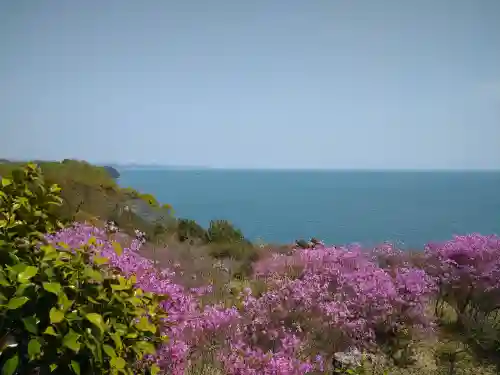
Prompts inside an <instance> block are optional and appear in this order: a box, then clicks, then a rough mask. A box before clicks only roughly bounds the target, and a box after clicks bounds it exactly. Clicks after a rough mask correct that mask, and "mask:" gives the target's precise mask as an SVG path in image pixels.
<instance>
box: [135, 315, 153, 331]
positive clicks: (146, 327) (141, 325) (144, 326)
mask: <svg viewBox="0 0 500 375" xmlns="http://www.w3.org/2000/svg"><path fill="white" fill-rule="evenodd" d="M135 326H136V328H137V329H138V330H139V331H143V332H151V333H155V332H156V326H155V325H154V324H151V323H150V322H149V319H148V318H146V317H142V318H140V319H139V321H138V322H137V323H135Z"/></svg>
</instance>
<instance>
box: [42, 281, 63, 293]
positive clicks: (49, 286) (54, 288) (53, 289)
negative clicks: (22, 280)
mask: <svg viewBox="0 0 500 375" xmlns="http://www.w3.org/2000/svg"><path fill="white" fill-rule="evenodd" d="M43 289H45V290H46V291H47V292H49V293H53V294H55V295H58V294H59V293H60V292H61V284H59V283H43Z"/></svg>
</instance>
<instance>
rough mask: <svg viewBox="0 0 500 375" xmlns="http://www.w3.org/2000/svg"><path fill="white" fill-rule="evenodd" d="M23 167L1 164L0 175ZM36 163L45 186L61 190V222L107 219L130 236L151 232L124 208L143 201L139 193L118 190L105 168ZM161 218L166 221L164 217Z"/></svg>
mask: <svg viewBox="0 0 500 375" xmlns="http://www.w3.org/2000/svg"><path fill="white" fill-rule="evenodd" d="M24 164H25V163H24V162H4V163H1V164H0V175H2V176H7V175H10V174H11V173H12V172H13V171H14V170H19V168H20V167H22V166H23V165H24ZM37 164H38V165H39V166H40V168H41V169H42V172H43V174H44V177H45V180H46V181H47V183H49V184H57V185H59V186H60V187H61V197H62V199H63V205H62V206H61V207H60V208H58V215H59V217H60V218H61V220H62V221H66V222H67V221H85V220H87V221H89V222H92V223H94V224H102V223H103V222H105V221H107V220H114V221H116V222H117V223H118V225H119V226H120V227H121V228H122V229H124V230H126V231H127V232H129V233H133V230H134V229H140V230H142V231H145V232H150V231H151V230H152V227H153V225H152V223H150V222H148V221H147V220H146V219H144V218H143V217H141V216H140V215H138V214H137V213H135V212H134V210H127V206H128V205H129V204H131V203H132V204H133V203H134V201H141V202H142V199H141V194H139V193H138V192H136V191H134V190H133V189H121V188H120V187H119V186H118V184H117V182H116V180H115V179H114V178H113V177H112V176H111V175H110V173H109V170H108V169H107V168H106V167H99V166H95V165H91V164H89V163H87V162H85V161H78V160H69V159H65V160H63V161H62V162H58V161H39V162H38V163H37ZM149 207H150V208H149V209H150V211H153V210H155V209H158V210H159V206H158V207H154V206H153V205H150V206H149ZM143 211H144V207H143ZM165 213H166V212H165ZM157 216H159V215H157ZM163 217H164V218H165V219H168V215H167V214H164V215H163ZM157 218H159V217H157Z"/></svg>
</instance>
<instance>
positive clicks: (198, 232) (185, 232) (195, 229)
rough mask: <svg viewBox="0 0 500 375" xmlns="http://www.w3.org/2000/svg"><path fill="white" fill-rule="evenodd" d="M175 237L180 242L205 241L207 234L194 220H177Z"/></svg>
mask: <svg viewBox="0 0 500 375" xmlns="http://www.w3.org/2000/svg"><path fill="white" fill-rule="evenodd" d="M177 237H178V239H179V241H181V242H185V241H188V240H206V237H207V232H206V231H205V229H203V227H201V226H200V225H199V224H198V223H197V222H196V221H194V220H190V219H179V220H178V221H177Z"/></svg>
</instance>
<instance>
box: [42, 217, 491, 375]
mask: <svg viewBox="0 0 500 375" xmlns="http://www.w3.org/2000/svg"><path fill="white" fill-rule="evenodd" d="M91 237H94V238H96V240H97V241H96V245H94V250H95V251H97V252H99V253H100V255H102V256H105V257H107V258H109V261H110V264H111V265H112V266H114V267H116V268H117V269H119V270H120V271H121V272H123V273H124V274H126V275H130V274H135V275H136V276H137V286H138V287H140V288H142V289H144V290H147V291H152V292H156V293H161V294H167V295H168V296H169V297H170V298H169V300H168V301H166V302H164V304H163V308H164V309H165V310H166V311H167V312H168V316H169V318H168V320H169V321H168V323H169V324H167V325H166V326H165V327H163V329H164V331H165V333H166V334H167V335H168V336H169V337H170V340H169V342H168V343H167V344H166V345H165V346H164V347H163V348H161V350H160V351H159V352H158V353H157V362H158V364H159V365H161V367H162V368H163V370H164V371H165V373H168V374H179V375H180V374H183V373H184V371H185V370H186V368H187V367H188V366H189V363H190V361H194V360H195V359H196V355H197V354H199V353H200V352H202V351H203V350H205V349H206V348H208V347H209V346H210V347H215V348H216V353H215V358H216V359H217V360H218V362H219V363H220V365H222V367H223V369H224V370H225V372H226V373H227V374H229V375H271V374H272V375H302V374H305V373H307V372H309V371H312V370H320V371H322V370H323V369H324V368H327V367H328V363H329V361H330V360H331V358H332V357H333V354H334V353H336V352H339V351H343V350H346V349H347V348H349V347H358V348H360V349H365V350H371V349H372V348H373V346H374V344H375V342H376V341H377V339H378V338H379V335H381V334H383V333H387V332H388V331H390V330H391V329H398V328H400V327H405V328H406V329H407V330H409V331H412V333H418V332H416V327H419V328H424V329H425V328H426V327H429V326H430V325H431V323H432V322H431V320H430V318H429V317H428V316H427V314H426V311H427V309H426V307H427V306H428V304H429V300H430V298H431V297H433V295H434V293H435V291H436V288H435V285H436V282H437V284H438V285H442V284H443V283H447V285H448V284H453V283H456V284H458V283H461V282H464V280H467V282H468V280H471V281H473V282H474V283H476V284H477V283H482V284H484V285H485V287H489V288H491V287H494V288H498V286H499V285H498V283H499V281H498V280H500V239H499V238H498V237H482V236H479V235H471V236H464V237H456V238H455V239H454V240H452V241H450V242H448V243H445V244H441V245H430V246H429V247H428V248H427V250H426V256H427V259H428V262H429V263H428V264H429V269H428V270H427V269H426V270H425V271H424V270H423V269H419V268H416V267H413V266H412V265H411V262H410V261H409V259H408V257H407V256H406V255H405V254H404V253H403V252H401V251H398V250H397V249H395V248H394V247H392V246H391V245H389V244H384V245H383V246H381V247H378V248H377V249H375V250H373V251H371V252H366V251H363V250H362V249H361V248H360V247H359V246H350V247H318V248H316V249H296V250H295V251H293V252H292V253H291V254H289V255H274V256H272V257H269V258H267V259H264V260H262V261H260V262H258V263H257V264H256V265H255V267H254V269H255V279H256V280H257V281H259V280H260V281H264V282H265V285H266V288H265V290H264V291H263V292H262V293H261V294H259V295H257V294H254V292H253V291H252V290H251V289H250V288H246V289H244V290H243V292H242V293H241V294H240V296H239V303H237V304H236V306H233V307H231V308H225V307H223V305H222V304H220V305H219V304H214V305H202V303H201V298H200V296H202V295H203V294H204V293H209V292H210V285H208V286H207V287H205V288H199V289H191V290H190V289H187V288H185V287H183V286H182V285H178V284H176V283H174V282H173V281H172V277H173V276H174V275H175V272H174V271H171V270H163V271H158V270H156V269H155V268H154V267H153V264H152V262H151V261H149V260H147V259H145V258H143V257H141V256H140V255H139V253H138V250H139V248H140V245H141V242H140V241H139V240H135V239H134V240H132V242H131V244H130V245H129V246H128V247H127V248H125V249H124V251H123V253H122V254H121V255H120V256H118V255H117V254H116V253H115V251H114V249H113V246H112V243H111V242H110V241H109V240H108V236H107V234H106V233H105V231H103V230H100V229H97V228H95V227H92V226H88V225H83V224H75V225H74V226H73V227H69V228H66V229H64V230H62V231H60V232H58V233H57V234H56V235H54V236H51V237H50V238H49V239H50V241H52V242H53V243H58V242H60V241H62V242H65V243H67V244H68V245H69V246H70V247H76V246H81V245H83V244H86V243H87V242H88V240H89V239H90V238H91Z"/></svg>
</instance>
